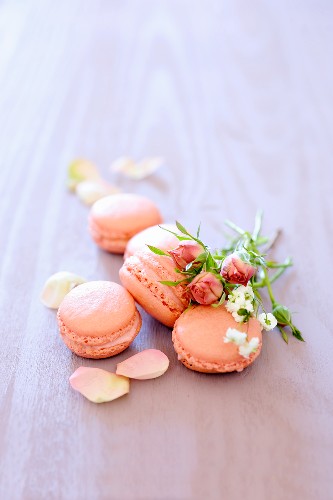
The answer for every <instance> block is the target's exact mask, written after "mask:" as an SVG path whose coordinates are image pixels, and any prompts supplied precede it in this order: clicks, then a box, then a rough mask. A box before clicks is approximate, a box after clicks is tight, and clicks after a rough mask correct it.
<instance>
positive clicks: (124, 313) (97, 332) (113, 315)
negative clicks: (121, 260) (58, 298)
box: [58, 281, 141, 359]
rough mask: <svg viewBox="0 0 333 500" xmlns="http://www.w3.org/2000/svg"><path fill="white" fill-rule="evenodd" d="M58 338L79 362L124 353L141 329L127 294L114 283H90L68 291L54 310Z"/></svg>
mask: <svg viewBox="0 0 333 500" xmlns="http://www.w3.org/2000/svg"><path fill="white" fill-rule="evenodd" d="M58 323H59V328H60V335H61V337H62V339H63V341H64V342H65V344H66V345H67V347H68V348H69V349H70V350H71V351H73V352H74V353H75V354H77V355H78V356H82V357H83V358H95V359H99V358H108V357H110V356H115V355H116V354H118V353H120V352H122V351H124V350H125V349H126V348H127V347H128V346H129V345H130V343H131V342H132V341H133V340H134V339H135V337H136V336H137V334H138V333H139V330H140V328H141V316H140V313H139V311H138V310H137V308H136V306H135V302H134V299H133V297H132V296H131V294H130V293H129V292H128V291H127V290H126V289H125V288H123V287H122V286H121V285H118V283H113V282H111V281H90V282H88V283H84V284H82V285H79V286H77V287H75V288H73V290H71V291H70V292H69V293H68V294H67V295H66V296H65V298H64V300H63V301H62V302H61V304H60V307H59V309H58Z"/></svg>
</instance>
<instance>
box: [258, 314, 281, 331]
mask: <svg viewBox="0 0 333 500" xmlns="http://www.w3.org/2000/svg"><path fill="white" fill-rule="evenodd" d="M258 320H259V323H260V324H261V326H262V327H263V328H264V329H265V330H267V331H269V330H273V328H275V327H276V325H277V319H276V317H275V316H274V315H273V314H272V313H267V314H266V313H262V314H259V316H258Z"/></svg>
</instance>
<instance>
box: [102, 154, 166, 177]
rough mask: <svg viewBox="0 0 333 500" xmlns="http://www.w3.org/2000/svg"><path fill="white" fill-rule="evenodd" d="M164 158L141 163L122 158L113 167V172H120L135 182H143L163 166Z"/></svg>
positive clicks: (149, 159) (146, 159)
mask: <svg viewBox="0 0 333 500" xmlns="http://www.w3.org/2000/svg"><path fill="white" fill-rule="evenodd" d="M163 161H164V160H163V158H160V157H155V158H144V159H143V160H141V161H140V162H137V163H136V162H134V161H133V160H132V159H131V158H127V157H122V158H119V159H118V160H116V161H115V162H113V163H112V165H111V170H112V171H113V172H120V173H122V174H124V175H125V176H126V177H129V178H130V179H134V180H141V179H144V178H145V177H147V176H148V175H151V174H152V173H153V172H155V170H157V169H158V168H159V167H160V166H161V165H162V164H163Z"/></svg>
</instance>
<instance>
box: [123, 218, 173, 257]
mask: <svg viewBox="0 0 333 500" xmlns="http://www.w3.org/2000/svg"><path fill="white" fill-rule="evenodd" d="M167 230H168V231H167ZM169 231H173V232H174V233H179V231H178V229H177V226H176V225H175V224H161V225H156V226H152V227H148V228H147V229H144V230H143V231H140V233H137V234H136V235H135V236H133V238H131V239H130V240H129V242H128V243H127V246H126V250H125V255H124V259H127V258H128V257H131V255H134V254H135V253H137V252H139V251H140V250H147V248H148V247H147V245H152V246H154V247H157V248H159V249H160V250H164V251H165V252H166V251H167V250H172V249H173V248H176V247H177V246H178V245H179V240H178V238H177V237H176V236H175V235H174V234H172V233H170V232H169Z"/></svg>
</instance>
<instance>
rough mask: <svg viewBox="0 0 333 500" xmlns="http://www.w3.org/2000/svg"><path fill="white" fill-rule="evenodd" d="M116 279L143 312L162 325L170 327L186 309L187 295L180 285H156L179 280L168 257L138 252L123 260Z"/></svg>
mask: <svg viewBox="0 0 333 500" xmlns="http://www.w3.org/2000/svg"><path fill="white" fill-rule="evenodd" d="M119 276H120V280H121V282H122V284H123V285H124V286H125V287H126V288H127V289H128V290H129V291H130V292H131V294H132V295H133V297H134V298H135V300H136V301H137V302H138V303H139V304H140V305H141V306H142V307H143V309H144V310H145V311H146V312H147V313H148V314H150V315H151V316H153V317H154V318H156V319H157V320H159V321H160V322H161V323H163V324H164V325H166V326H169V327H172V326H173V325H174V323H175V321H176V319H177V318H178V317H179V316H180V315H181V313H182V312H183V311H184V310H185V309H186V307H187V306H188V303H189V296H188V294H187V292H186V290H185V288H184V287H183V286H181V285H178V286H176V287H170V286H167V285H163V284H162V283H160V281H164V280H165V281H177V280H179V275H178V274H177V273H176V272H175V269H174V263H173V260H172V259H171V258H170V257H166V256H161V255H155V254H153V253H152V252H150V251H142V252H138V253H137V254H135V255H133V256H132V257H129V258H128V259H126V261H125V262H124V264H123V266H122V267H121V269H120V271H119Z"/></svg>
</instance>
